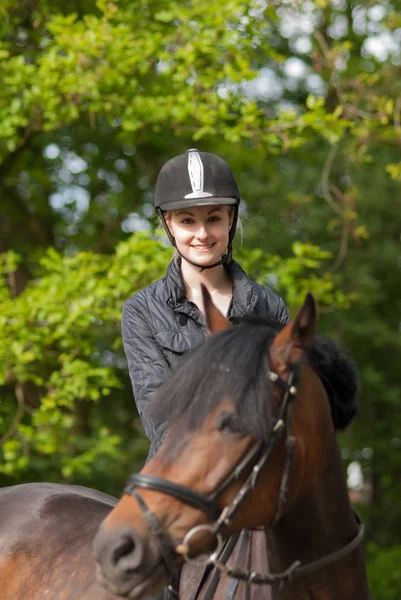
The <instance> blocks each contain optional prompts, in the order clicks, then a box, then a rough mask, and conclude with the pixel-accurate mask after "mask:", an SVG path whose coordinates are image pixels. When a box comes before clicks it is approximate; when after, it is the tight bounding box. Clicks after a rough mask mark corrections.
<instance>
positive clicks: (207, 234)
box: [166, 206, 234, 266]
mask: <svg viewBox="0 0 401 600" xmlns="http://www.w3.org/2000/svg"><path fill="white" fill-rule="evenodd" d="M233 216H234V210H233V208H232V207H231V206H196V207H194V208H183V209H180V210H172V211H169V213H167V214H166V222H167V225H168V227H169V229H170V232H171V235H172V236H173V237H174V238H175V243H176V246H177V249H178V250H179V251H180V253H181V254H182V255H183V256H185V257H187V258H189V260H191V261H192V262H195V263H196V264H198V265H205V266H207V265H211V264H213V263H215V262H217V261H219V260H220V258H221V256H222V254H224V252H225V250H226V249H227V246H228V235H229V231H230V229H231V226H232V222H233Z"/></svg>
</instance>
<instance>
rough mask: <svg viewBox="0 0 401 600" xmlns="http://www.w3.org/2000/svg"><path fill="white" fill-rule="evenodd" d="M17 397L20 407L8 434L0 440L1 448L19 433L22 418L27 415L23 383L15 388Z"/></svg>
mask: <svg viewBox="0 0 401 600" xmlns="http://www.w3.org/2000/svg"><path fill="white" fill-rule="evenodd" d="M15 396H16V398H17V402H18V407H17V412H16V414H15V417H14V419H13V422H12V423H11V425H10V427H9V429H8V430H7V431H6V433H5V434H4V435H3V436H2V437H1V438H0V446H3V444H5V442H7V440H9V439H10V438H12V437H13V435H14V434H15V432H16V431H17V427H18V425H19V423H20V422H21V419H22V417H23V416H24V413H25V396H24V388H23V385H22V383H17V384H16V386H15Z"/></svg>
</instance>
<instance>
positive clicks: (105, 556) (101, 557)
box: [94, 526, 168, 599]
mask: <svg viewBox="0 0 401 600" xmlns="http://www.w3.org/2000/svg"><path fill="white" fill-rule="evenodd" d="M94 552H95V558H96V563H97V569H96V578H97V580H98V582H99V583H100V584H101V585H102V586H103V587H106V588H107V589H108V590H109V591H111V592H112V593H113V594H116V595H118V596H122V597H125V598H133V599H136V598H141V597H143V596H144V595H146V597H149V598H151V597H152V595H156V594H157V593H158V592H160V591H161V590H162V589H163V587H164V586H165V585H166V584H167V583H168V575H167V571H166V568H165V565H164V562H163V560H162V556H161V554H160V552H159V548H158V545H157V544H156V543H154V542H153V541H152V539H142V538H141V537H140V536H139V534H138V533H137V532H135V530H134V529H133V528H131V527H128V526H122V527H120V528H117V529H107V528H106V527H104V526H102V527H101V528H100V530H99V532H98V534H97V535H96V537H95V541H94Z"/></svg>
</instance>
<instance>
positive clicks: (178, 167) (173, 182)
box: [155, 148, 240, 271]
mask: <svg viewBox="0 0 401 600" xmlns="http://www.w3.org/2000/svg"><path fill="white" fill-rule="evenodd" d="M239 202H240V194H239V189H238V185H237V182H236V181H235V177H234V174H233V172H232V171H231V169H230V167H229V166H228V164H227V163H226V161H225V160H223V159H222V158H220V156H217V155H216V154H210V153H209V152H199V151H198V150H196V149H195V148H191V149H190V150H187V152H185V154H179V155H178V156H175V157H174V158H172V159H171V160H169V161H168V162H166V164H165V165H163V167H162V169H161V171H160V173H159V176H158V178H157V181H156V190H155V209H156V212H157V214H158V215H159V217H160V218H161V221H162V223H163V226H164V229H165V230H166V233H167V235H168V238H169V240H170V242H171V243H172V244H173V246H174V247H175V248H176V244H175V239H174V237H173V236H172V235H171V233H170V230H169V228H168V226H167V223H166V220H165V218H164V213H165V211H167V210H177V209H179V208H190V207H194V206H213V205H218V206H221V205H229V206H233V207H234V217H233V223H232V226H231V229H230V233H229V238H228V248H227V254H224V255H223V256H222V258H221V260H220V261H218V262H217V263H214V264H213V265H208V266H206V267H204V266H202V265H198V264H196V263H194V262H192V261H190V260H189V259H188V258H186V257H185V256H182V254H181V253H180V252H179V250H178V249H177V248H176V249H177V252H178V254H179V255H180V256H181V257H182V258H184V259H185V260H186V261H187V262H189V263H190V264H191V265H194V266H195V267H199V269H201V271H203V269H211V268H213V267H217V266H218V265H221V264H224V263H230V262H231V261H232V241H233V239H234V235H235V230H236V227H237V221H238V208H239Z"/></svg>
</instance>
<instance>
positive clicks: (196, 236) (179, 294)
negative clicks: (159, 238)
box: [122, 149, 289, 458]
mask: <svg viewBox="0 0 401 600" xmlns="http://www.w3.org/2000/svg"><path fill="white" fill-rule="evenodd" d="M239 202H240V194H239V189H238V186H237V183H236V181H235V178H234V175H233V173H232V171H231V169H230V167H229V166H228V164H227V163H226V162H225V161H224V160H223V159H222V158H220V157H219V156H216V155H215V154H210V153H208V152H198V150H195V149H192V150H188V151H187V152H186V153H185V154H181V155H179V156H176V157H175V158H172V159H171V160H169V161H168V162H167V163H166V164H165V165H164V166H163V168H162V169H161V171H160V173H159V176H158V179H157V183H156V191H155V208H156V211H157V213H158V215H159V217H160V219H161V222H162V224H163V226H164V228H165V229H166V232H167V235H168V237H169V239H170V242H171V243H172V245H173V246H174V247H175V249H176V257H175V258H174V259H173V260H172V262H171V263H170V265H169V267H168V270H167V274H166V275H165V276H164V277H162V278H161V279H159V280H158V281H156V282H155V283H153V284H152V285H150V286H148V287H146V288H145V289H143V290H142V291H140V292H138V293H136V294H134V295H133V296H132V297H131V298H130V299H129V300H127V302H126V303H125V305H124V310H123V318H122V334H123V341H124V349H125V353H126V356H127V360H128V368H129V373H130V377H131V381H132V387H133V390H134V395H135V401H136V405H137V408H138V412H139V415H140V417H141V420H142V423H143V426H144V429H145V432H146V434H147V436H148V437H149V439H150V441H151V447H150V452H149V457H148V458H150V457H151V456H153V454H154V453H155V452H156V451H157V449H158V448H159V446H160V444H161V443H162V440H163V436H164V434H165V432H166V421H167V418H166V421H164V420H162V421H160V422H157V423H156V422H154V421H153V420H152V419H151V417H150V416H149V414H148V412H147V409H148V404H149V400H150V398H151V395H152V393H153V392H154V390H155V389H156V388H157V387H158V386H159V385H160V384H161V383H162V382H163V379H164V377H165V375H166V371H168V370H172V369H174V365H175V362H176V361H177V360H178V359H179V357H180V356H181V355H182V354H184V353H185V352H186V351H187V350H189V349H190V348H192V347H193V346H195V345H196V344H198V343H200V342H201V341H202V339H203V337H204V336H205V335H206V333H207V330H206V324H205V321H204V318H203V306H202V295H201V284H202V283H203V284H204V285H205V286H206V287H207V289H208V291H209V293H210V295H211V297H212V299H213V302H214V303H215V305H216V306H217V307H218V308H219V309H220V311H221V312H222V313H223V314H225V315H227V317H238V316H243V315H246V314H252V313H253V314H256V313H258V314H264V315H266V316H267V317H269V318H270V319H272V320H276V321H277V322H278V323H282V324H284V323H287V321H288V320H289V316H288V312H287V309H286V307H285V304H284V302H283V300H282V299H281V298H280V297H279V296H278V295H277V294H275V293H274V292H273V291H272V290H271V289H269V288H267V287H262V286H261V285H259V284H257V283H255V282H254V281H251V279H249V277H248V276H247V275H246V273H245V272H244V271H243V270H242V269H241V267H240V266H239V264H238V263H236V262H235V261H234V260H233V259H232V241H233V239H234V235H235V230H236V226H237V219H238V209H239ZM166 417H167V416H166Z"/></svg>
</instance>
